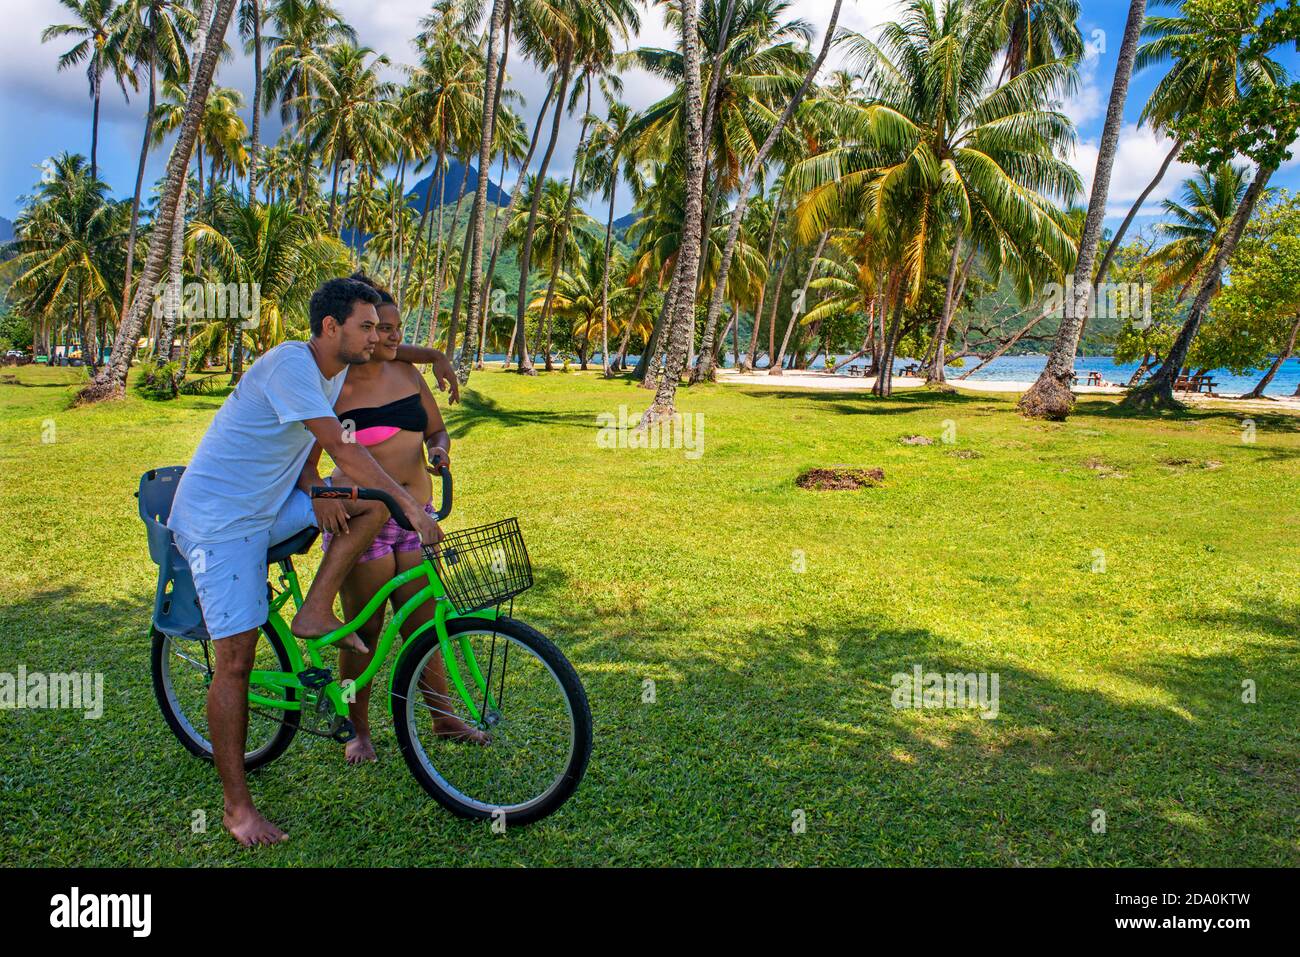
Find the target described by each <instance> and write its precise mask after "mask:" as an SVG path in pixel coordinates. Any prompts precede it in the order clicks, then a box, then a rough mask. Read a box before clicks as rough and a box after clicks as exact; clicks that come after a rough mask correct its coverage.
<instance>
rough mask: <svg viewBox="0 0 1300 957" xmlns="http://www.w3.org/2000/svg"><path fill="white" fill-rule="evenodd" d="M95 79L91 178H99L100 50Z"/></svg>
mask: <svg viewBox="0 0 1300 957" xmlns="http://www.w3.org/2000/svg"><path fill="white" fill-rule="evenodd" d="M94 57H95V64H94V67H93V69H94V71H95V80H94V88H95V89H94V93H93V99H94V101H95V103H94V106H93V108H92V111H91V119H90V178H91V180H96V179H99V101H100V99H101V97H102V95H103V89H104V64H103V57H102V55H101V54H100V52H99V50H98V49H96V50H95V53H94Z"/></svg>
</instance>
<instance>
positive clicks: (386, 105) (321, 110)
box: [290, 43, 396, 232]
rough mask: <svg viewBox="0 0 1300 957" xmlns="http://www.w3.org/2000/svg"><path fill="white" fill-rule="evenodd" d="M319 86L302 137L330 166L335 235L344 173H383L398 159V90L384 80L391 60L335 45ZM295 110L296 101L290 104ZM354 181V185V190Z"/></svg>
mask: <svg viewBox="0 0 1300 957" xmlns="http://www.w3.org/2000/svg"><path fill="white" fill-rule="evenodd" d="M321 59H322V68H321V73H320V76H319V79H318V82H317V83H315V84H314V85H313V88H312V92H311V93H310V94H309V98H310V101H311V102H310V105H308V106H307V107H306V108H305V109H301V110H300V112H302V113H303V114H304V115H305V116H306V117H307V119H306V121H305V122H304V123H303V129H302V132H303V136H304V138H305V139H306V142H307V147H308V149H309V150H311V151H312V152H313V153H318V154H320V155H321V156H322V157H324V158H325V159H326V160H327V161H328V162H329V164H330V167H331V170H332V175H331V186H330V212H329V229H330V231H331V232H334V231H335V224H336V218H335V214H336V211H337V209H338V185H339V171H340V169H341V168H342V166H343V165H344V164H350V167H351V168H352V169H353V170H356V169H366V170H371V171H373V170H377V169H381V168H382V167H383V166H384V165H385V164H386V163H388V161H389V160H391V159H393V158H394V157H395V155H396V149H395V148H394V147H395V142H394V137H393V124H392V118H393V107H392V103H391V97H392V95H393V94H394V92H395V90H396V88H395V87H394V85H393V84H391V83H387V82H385V81H383V80H381V79H380V78H379V68H380V67H382V66H387V65H388V62H389V61H388V57H386V56H383V55H380V54H376V53H375V51H374V50H371V49H370V48H369V47H357V46H353V45H351V44H349V43H336V44H334V45H332V46H330V47H329V48H328V49H326V51H325V53H324V55H323V57H322V58H321ZM290 105H291V106H294V107H295V108H297V106H296V101H291V104H290ZM350 186H351V179H349V187H350Z"/></svg>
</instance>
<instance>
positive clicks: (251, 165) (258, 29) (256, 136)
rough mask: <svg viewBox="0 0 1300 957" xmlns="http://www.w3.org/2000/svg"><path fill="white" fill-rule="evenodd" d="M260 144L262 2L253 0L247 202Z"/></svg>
mask: <svg viewBox="0 0 1300 957" xmlns="http://www.w3.org/2000/svg"><path fill="white" fill-rule="evenodd" d="M261 143H262V0H253V133H252V143H251V145H250V146H249V150H248V201H249V202H250V203H251V202H253V200H255V199H256V198H257V154H258V152H259V151H260V149H261Z"/></svg>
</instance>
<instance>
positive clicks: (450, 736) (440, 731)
mask: <svg viewBox="0 0 1300 957" xmlns="http://www.w3.org/2000/svg"><path fill="white" fill-rule="evenodd" d="M433 730H434V732H435V733H436V734H437V735H438V736H439V737H444V738H446V739H447V740H449V741H456V742H463V743H465V744H488V743H490V742H491V741H492V735H490V734H488V733H487V732H486V731H482V730H480V729H479V728H476V727H474V725H472V724H469V723H467V722H465V721H462V720H460V718H453V717H448V716H443V717H441V718H438V719H437V720H435V721H434V722H433Z"/></svg>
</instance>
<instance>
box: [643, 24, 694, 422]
mask: <svg viewBox="0 0 1300 957" xmlns="http://www.w3.org/2000/svg"><path fill="white" fill-rule="evenodd" d="M682 59H683V68H684V73H685V76H684V77H683V94H684V95H683V101H684V105H685V107H686V124H685V125H686V183H685V186H686V204H685V205H686V208H685V217H684V218H683V221H682V242H681V248H680V249H679V250H678V253H677V265H678V273H679V281H678V283H677V295H676V297H675V299H674V302H673V304H672V308H671V309H670V310H669V312H668V316H669V319H668V358H667V360H666V361H665V363H664V376H663V379H662V380H660V382H659V388H658V390H657V391H656V392H655V399H654V403H653V404H652V405H651V406H650V408H648V409H646V410H645V413H644V414H643V415H642V417H641V425H642V426H646V425H650V424H652V423H654V422H658V421H662V420H664V419H666V418H671V417H672V416H674V415H676V412H677V409H676V404H675V403H676V397H677V384H678V382H679V381H680V380H681V377H682V371H683V370H684V369H685V367H686V354H687V352H688V351H689V349H690V346H691V344H692V342H693V341H694V338H695V335H694V334H695V300H696V296H697V294H698V287H697V285H696V282H695V277H696V275H697V273H698V270H699V263H700V247H701V243H702V240H703V237H702V235H701V228H702V226H703V223H702V222H701V219H702V214H703V206H704V150H705V143H704V129H703V117H702V115H701V112H702V104H701V102H700V32H699V8H698V7H697V6H696V3H695V0H682Z"/></svg>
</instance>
